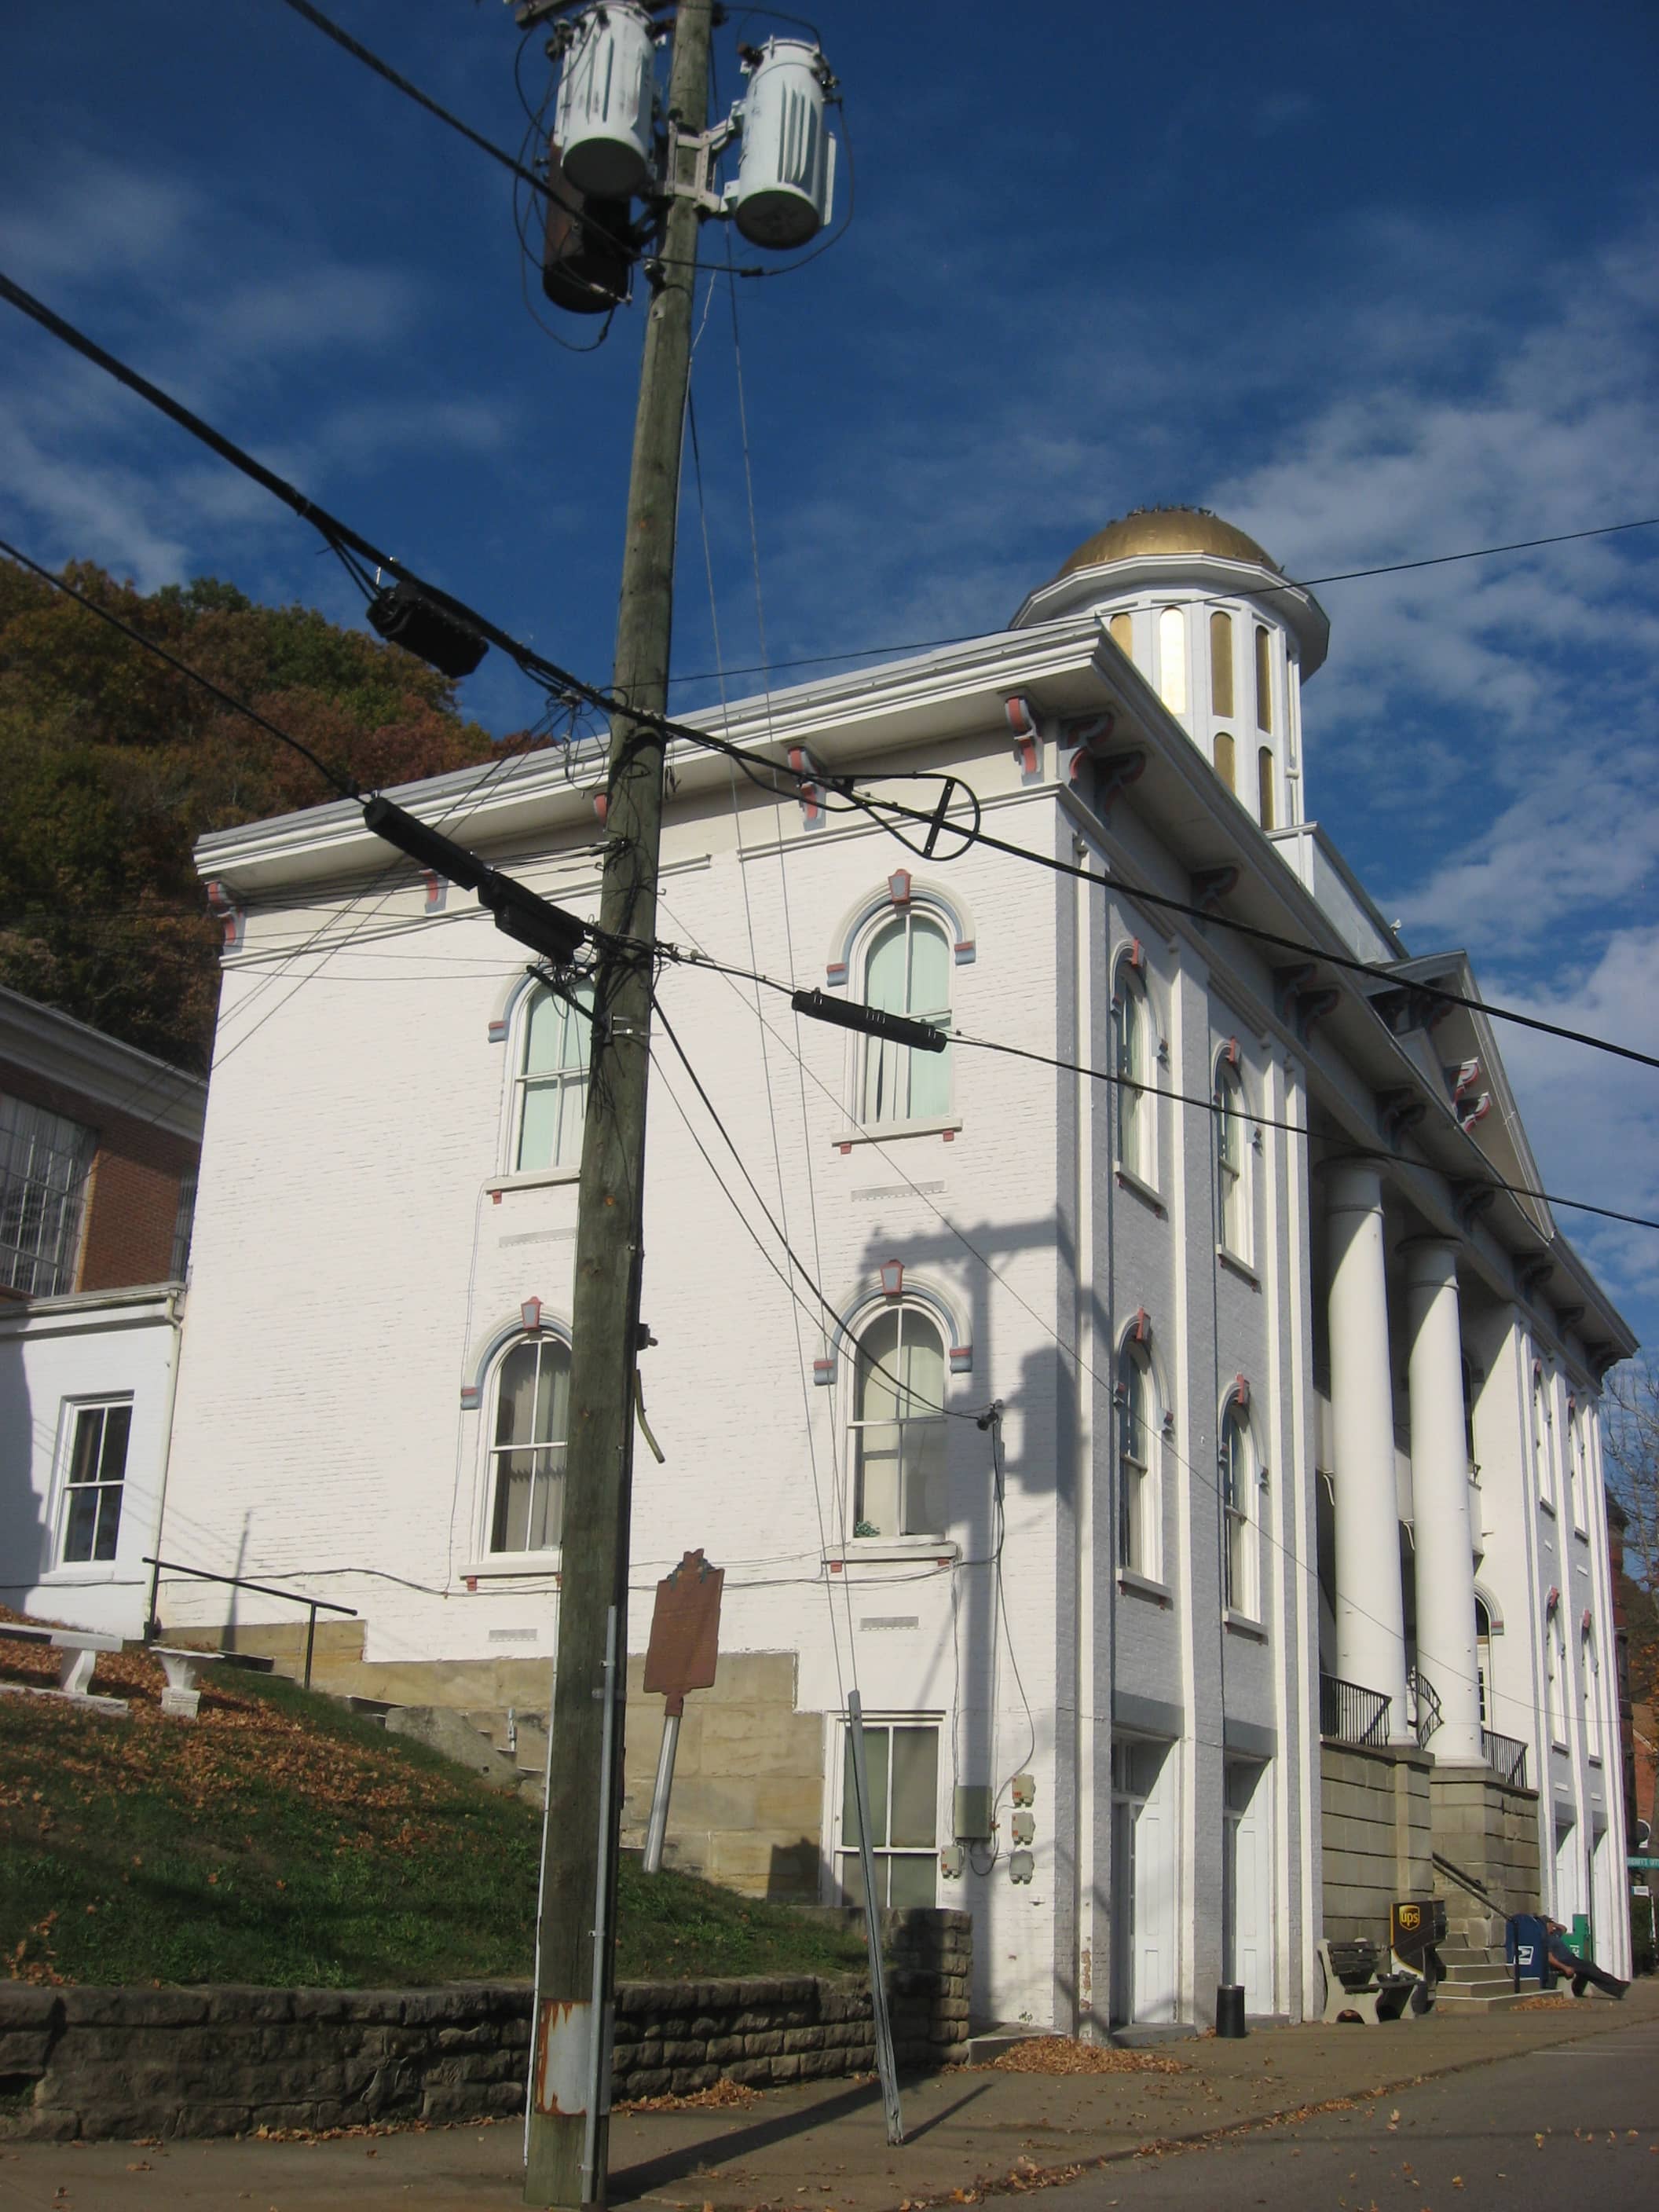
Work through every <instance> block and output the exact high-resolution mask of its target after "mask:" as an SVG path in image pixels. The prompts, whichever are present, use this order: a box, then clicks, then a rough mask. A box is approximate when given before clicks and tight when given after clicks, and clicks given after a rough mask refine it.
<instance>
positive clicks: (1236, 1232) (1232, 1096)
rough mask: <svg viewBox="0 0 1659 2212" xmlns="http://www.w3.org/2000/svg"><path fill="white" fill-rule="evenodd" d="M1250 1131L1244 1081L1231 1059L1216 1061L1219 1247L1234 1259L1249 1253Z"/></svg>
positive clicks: (1247, 1256) (1242, 1258)
mask: <svg viewBox="0 0 1659 2212" xmlns="http://www.w3.org/2000/svg"><path fill="white" fill-rule="evenodd" d="M1248 1147H1249V1128H1248V1125H1247V1123H1246V1121H1245V1119H1244V1085H1243V1082H1242V1081H1241V1080H1240V1078H1239V1073H1238V1070H1237V1068H1236V1067H1235V1066H1233V1064H1232V1062H1231V1060H1226V1059H1223V1060H1218V1062H1217V1064H1216V1077H1215V1166H1216V1183H1217V1195H1218V1213H1219V1215H1220V1227H1221V1248H1222V1249H1223V1251H1225V1252H1231V1255H1232V1256H1233V1257H1234V1259H1236V1260H1243V1261H1249V1257H1250V1178H1249V1150H1248Z"/></svg>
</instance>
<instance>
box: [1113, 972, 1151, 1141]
mask: <svg viewBox="0 0 1659 2212" xmlns="http://www.w3.org/2000/svg"><path fill="white" fill-rule="evenodd" d="M1112 1073H1113V1075H1114V1076H1115V1078H1116V1082H1115V1091H1116V1102H1115V1103H1116V1107H1117V1127H1116V1131H1115V1134H1116V1138H1117V1164H1118V1166H1119V1167H1120V1168H1121V1169H1122V1170H1124V1171H1125V1172H1126V1173H1127V1174H1128V1175H1132V1176H1134V1177H1135V1178H1136V1179H1137V1181H1139V1182H1143V1183H1146V1184H1149V1185H1150V1184H1152V1183H1153V1182H1156V1181H1157V1179H1158V1178H1157V1173H1156V1158H1155V1134H1156V1131H1155V1124H1154V1121H1153V1114H1154V1110H1155V1109H1154V1101H1153V1097H1152V1009H1151V1007H1150V1006H1148V1005H1147V1003H1146V985H1145V984H1144V983H1143V982H1142V981H1141V980H1140V977H1139V975H1138V974H1137V973H1136V971H1135V969H1134V968H1133V965H1132V964H1131V963H1130V962H1129V961H1127V959H1126V960H1124V961H1123V962H1121V963H1120V965H1119V968H1118V971H1117V987H1116V990H1115V992H1114V994H1113V997H1112Z"/></svg>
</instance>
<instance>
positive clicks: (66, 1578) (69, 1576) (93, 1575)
mask: <svg viewBox="0 0 1659 2212" xmlns="http://www.w3.org/2000/svg"><path fill="white" fill-rule="evenodd" d="M116 1565H117V1562H116V1561H115V1560H113V1559H66V1560H65V1561H64V1563H63V1564H62V1565H60V1566H56V1567H46V1568H45V1569H43V1570H42V1572H41V1576H40V1583H41V1585H42V1587H45V1586H46V1584H48V1583H50V1584H51V1585H52V1588H53V1589H64V1588H66V1587H68V1586H70V1585H71V1584H73V1583H112V1582H113V1581H114V1580H115V1570H116Z"/></svg>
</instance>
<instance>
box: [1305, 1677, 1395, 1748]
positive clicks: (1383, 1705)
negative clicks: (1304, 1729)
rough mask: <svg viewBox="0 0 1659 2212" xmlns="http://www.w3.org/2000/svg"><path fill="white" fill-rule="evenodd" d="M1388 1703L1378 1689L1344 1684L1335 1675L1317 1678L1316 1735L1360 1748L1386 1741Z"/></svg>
mask: <svg viewBox="0 0 1659 2212" xmlns="http://www.w3.org/2000/svg"><path fill="white" fill-rule="evenodd" d="M1390 1703H1391V1700H1390V1699H1388V1698H1386V1697H1385V1696H1384V1695H1383V1692H1382V1691H1381V1690H1368V1689H1366V1688H1365V1687H1364V1686H1363V1685H1362V1684H1360V1683H1358V1682H1345V1681H1344V1680H1342V1678H1341V1676H1340V1675H1339V1674H1324V1673H1323V1672H1322V1673H1321V1674H1320V1677H1319V1733H1320V1734H1321V1735H1322V1736H1327V1737H1328V1738H1329V1739H1330V1741H1332V1742H1334V1743H1351V1744H1353V1745H1355V1746H1357V1747H1361V1748H1363V1747H1364V1746H1365V1745H1367V1744H1372V1743H1378V1742H1383V1741H1386V1740H1387V1737H1388V1733H1389V1705H1390Z"/></svg>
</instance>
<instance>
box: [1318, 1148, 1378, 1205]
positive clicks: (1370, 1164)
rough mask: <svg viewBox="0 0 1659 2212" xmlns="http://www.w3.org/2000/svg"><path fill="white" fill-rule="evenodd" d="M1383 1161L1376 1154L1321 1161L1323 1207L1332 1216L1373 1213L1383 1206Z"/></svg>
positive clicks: (1347, 1155)
mask: <svg viewBox="0 0 1659 2212" xmlns="http://www.w3.org/2000/svg"><path fill="white" fill-rule="evenodd" d="M1316 1172H1317V1173H1318V1174H1319V1175H1320V1176H1322V1177H1323V1178H1324V1182H1325V1188H1326V1194H1327V1195H1326V1206H1327V1210H1328V1212H1332V1213H1376V1212H1379V1211H1380V1210H1381V1208H1382V1205H1383V1161H1382V1159H1381V1158H1379V1157H1378V1156H1377V1154H1376V1153H1375V1152H1342V1153H1339V1154H1338V1155H1336V1157H1335V1158H1331V1159H1326V1160H1322V1161H1321V1162H1320V1163H1319V1166H1318V1169H1317V1170H1316Z"/></svg>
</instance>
